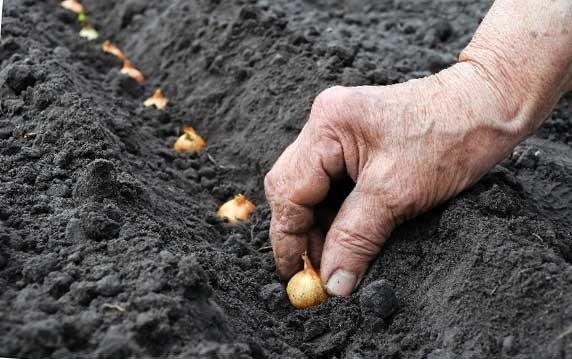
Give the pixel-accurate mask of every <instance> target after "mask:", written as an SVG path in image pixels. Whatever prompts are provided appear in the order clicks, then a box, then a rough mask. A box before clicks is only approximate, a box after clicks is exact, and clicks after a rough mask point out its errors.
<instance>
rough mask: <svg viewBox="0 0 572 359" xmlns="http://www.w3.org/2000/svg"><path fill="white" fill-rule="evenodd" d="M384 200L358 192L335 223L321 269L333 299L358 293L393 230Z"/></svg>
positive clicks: (331, 229) (328, 238) (343, 207)
mask: <svg viewBox="0 0 572 359" xmlns="http://www.w3.org/2000/svg"><path fill="white" fill-rule="evenodd" d="M356 188H358V186H356ZM380 197H381V196H380V195H378V194H375V193H367V192H361V191H359V190H356V189H354V191H353V192H351V193H350V195H349V196H348V197H347V198H346V199H345V201H344V203H343V204H342V207H341V208H340V211H339V212H338V215H337V216H336V218H335V220H334V222H333V223H332V226H331V227H330V230H329V231H328V234H327V236H326V242H325V244H324V250H323V252H322V262H321V267H320V274H321V277H322V282H323V283H325V287H326V290H327V291H328V293H329V294H330V295H335V296H348V295H350V294H351V293H352V292H353V291H354V290H355V288H356V287H357V286H358V284H359V282H360V281H361V279H362V278H363V276H364V275H365V273H366V271H367V269H368V266H369V263H370V262H371V260H372V259H374V258H375V257H376V256H377V254H378V253H379V251H380V249H381V246H382V244H383V242H384V241H385V239H386V238H387V237H388V236H389V234H390V232H391V231H392V230H393V227H394V226H395V220H394V217H393V214H392V213H391V211H390V210H389V209H388V208H386V207H385V206H384V205H383V200H382V198H380Z"/></svg>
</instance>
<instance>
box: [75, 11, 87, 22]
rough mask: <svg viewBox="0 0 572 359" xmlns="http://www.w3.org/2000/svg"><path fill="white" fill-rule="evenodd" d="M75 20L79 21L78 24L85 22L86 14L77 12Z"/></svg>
mask: <svg viewBox="0 0 572 359" xmlns="http://www.w3.org/2000/svg"><path fill="white" fill-rule="evenodd" d="M77 21H79V23H80V24H83V23H85V22H86V21H88V20H87V15H86V14H85V13H84V12H82V13H79V14H78V15H77Z"/></svg>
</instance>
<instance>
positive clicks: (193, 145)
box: [173, 127, 207, 152]
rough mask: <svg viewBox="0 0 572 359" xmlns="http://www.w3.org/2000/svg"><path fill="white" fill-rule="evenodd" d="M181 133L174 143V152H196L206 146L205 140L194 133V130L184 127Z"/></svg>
mask: <svg viewBox="0 0 572 359" xmlns="http://www.w3.org/2000/svg"><path fill="white" fill-rule="evenodd" d="M183 132H184V133H183V134H182V135H181V137H179V138H178V139H177V142H175V145H174V146H173V147H174V148H175V151H178V152H198V151H200V150H202V149H203V148H204V147H205V146H206V145H207V143H206V142H205V140H204V139H203V138H202V137H201V136H199V135H198V134H197V133H196V132H195V129H194V128H192V127H185V129H184V130H183Z"/></svg>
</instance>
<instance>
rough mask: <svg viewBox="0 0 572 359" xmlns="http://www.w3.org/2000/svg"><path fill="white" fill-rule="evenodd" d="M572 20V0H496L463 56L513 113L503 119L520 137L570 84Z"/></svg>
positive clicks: (531, 129)
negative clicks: (543, 0) (549, 0)
mask: <svg viewBox="0 0 572 359" xmlns="http://www.w3.org/2000/svg"><path fill="white" fill-rule="evenodd" d="M524 9H526V10H524ZM571 21H572V8H570V3H569V0H554V1H551V2H541V1H534V0H524V1H521V0H497V1H495V3H494V5H493V6H492V8H491V10H490V11H489V14H487V16H486V17H485V19H484V20H483V22H482V23H481V26H480V27H479V29H478V30H477V33H476V34H475V36H474V37H473V39H472V41H471V42H470V43H469V45H468V46H467V47H466V48H465V49H464V50H463V51H462V52H461V54H460V56H459V61H460V63H465V64H468V65H470V66H468V67H471V68H472V71H473V72H475V73H476V76H477V77H479V78H480V79H481V81H482V82H483V83H486V84H487V86H488V87H489V88H490V89H491V91H493V93H494V94H495V95H496V97H498V99H497V102H499V103H502V104H503V106H504V107H505V108H507V109H508V111H509V112H510V113H511V114H512V116H509V117H508V118H505V119H504V121H505V122H507V124H509V125H511V126H512V127H513V129H515V130H518V132H519V134H520V136H521V137H526V136H528V135H530V134H532V133H533V132H534V131H535V130H536V129H537V128H538V127H539V126H540V125H541V123H542V122H543V121H544V119H545V118H546V117H548V115H549V114H550V112H551V111H552V109H553V108H554V106H555V105H556V103H557V102H558V101H559V99H560V98H561V97H562V96H563V95H564V94H565V93H566V92H567V91H570V90H572V32H570V29H569V26H570V25H569V24H570V22H571Z"/></svg>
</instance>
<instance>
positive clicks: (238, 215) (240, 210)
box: [216, 194, 256, 223]
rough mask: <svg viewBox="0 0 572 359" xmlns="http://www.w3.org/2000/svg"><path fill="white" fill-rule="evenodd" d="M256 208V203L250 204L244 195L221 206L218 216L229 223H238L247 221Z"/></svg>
mask: <svg viewBox="0 0 572 359" xmlns="http://www.w3.org/2000/svg"><path fill="white" fill-rule="evenodd" d="M255 207H256V206H255V205H254V203H252V202H250V201H249V200H248V199H247V198H246V197H245V196H244V195H243V194H239V195H237V196H235V197H234V198H233V199H231V200H230V201H228V202H226V203H224V204H223V205H222V206H220V208H219V209H218V211H217V213H216V214H217V216H219V217H220V218H226V219H228V221H229V223H236V222H238V221H247V220H248V217H250V213H251V212H252V211H254V208H255Z"/></svg>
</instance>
